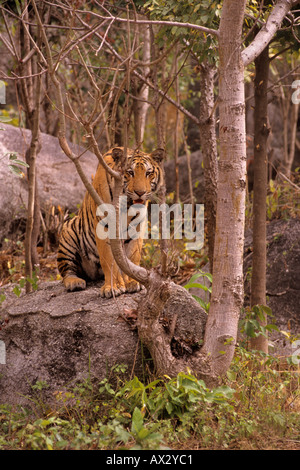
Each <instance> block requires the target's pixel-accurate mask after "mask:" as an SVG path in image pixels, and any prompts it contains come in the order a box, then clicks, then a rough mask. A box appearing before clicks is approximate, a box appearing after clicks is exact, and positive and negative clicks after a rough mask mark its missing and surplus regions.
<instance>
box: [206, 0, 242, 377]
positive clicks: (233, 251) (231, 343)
mask: <svg viewBox="0 0 300 470" xmlns="http://www.w3.org/2000/svg"><path fill="white" fill-rule="evenodd" d="M245 6H246V0H225V1H224V3H223V9H222V17H221V22H220V29H219V57H220V67H219V77H220V78H219V98H220V101H219V102H220V105H219V106H220V159H219V179H218V196H217V216H216V235H215V246H214V277H213V285H212V295H211V304H210V312H209V315H208V321H207V326H206V331H205V339H204V346H203V350H204V351H205V352H207V353H209V354H210V357H211V361H212V364H213V368H214V371H215V373H217V374H218V375H219V374H221V375H222V374H223V373H224V372H225V371H226V370H227V369H228V367H229V365H230V363H231V360H232V357H233V354H234V349H235V343H236V337H237V330H238V320H239V315H240V309H241V307H242V305H243V247H244V219H245V195H246V141H245V135H246V132H245V97H244V66H243V62H242V58H241V43H242V41H241V37H242V36H241V35H242V25H243V19H244V10H245Z"/></svg>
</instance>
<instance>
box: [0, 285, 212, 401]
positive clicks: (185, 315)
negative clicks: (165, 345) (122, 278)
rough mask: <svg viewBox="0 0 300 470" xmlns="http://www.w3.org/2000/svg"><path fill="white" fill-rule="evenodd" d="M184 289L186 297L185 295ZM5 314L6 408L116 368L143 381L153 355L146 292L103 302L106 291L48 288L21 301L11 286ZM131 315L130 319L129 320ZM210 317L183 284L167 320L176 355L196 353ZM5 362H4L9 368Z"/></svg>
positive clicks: (169, 303)
mask: <svg viewBox="0 0 300 470" xmlns="http://www.w3.org/2000/svg"><path fill="white" fill-rule="evenodd" d="M180 290H181V291H182V292H180ZM4 291H5V294H6V295H7V298H6V300H5V302H4V303H3V305H2V309H1V310H0V325H1V324H2V329H0V403H10V404H25V405H26V404H27V405H28V404H29V403H30V401H29V398H30V397H32V398H33V397H34V393H35V392H34V389H33V387H32V386H34V385H35V384H36V383H37V382H41V381H44V382H46V383H47V384H48V388H47V389H46V390H45V396H44V397H43V400H44V402H45V403H53V402H54V401H55V395H56V392H58V391H65V390H66V389H67V388H68V387H72V385H74V384H76V383H77V382H78V381H83V380H85V379H86V378H87V377H88V376H90V377H91V378H97V379H103V378H104V377H106V376H107V374H108V372H109V370H110V368H111V367H112V366H114V365H120V364H126V365H127V372H128V375H127V376H128V377H129V376H130V375H131V376H132V375H137V376H140V377H141V376H142V372H143V368H144V365H143V364H144V359H145V357H147V355H148V357H149V353H147V350H145V348H143V350H141V347H140V341H139V338H138V335H137V332H136V329H135V321H136V317H137V308H138V305H139V303H142V302H145V295H146V291H145V290H143V291H141V292H140V293H137V294H125V295H122V296H120V297H117V299H103V298H101V297H100V295H99V285H96V284H91V285H89V286H88V288H87V289H86V290H84V291H78V292H67V291H66V290H65V289H64V287H63V285H62V283H61V282H58V281H56V282H48V283H43V284H41V285H40V286H39V288H38V290H37V291H35V292H33V293H31V294H23V295H22V296H21V297H19V298H17V297H16V296H15V295H14V294H13V293H12V292H11V291H12V286H10V287H6V288H5V290H4ZM125 317H126V321H125V320H124V318H125ZM206 318H207V316H206V314H205V313H204V312H203V310H202V309H201V307H200V306H199V304H198V303H197V302H195V301H194V300H193V299H192V298H191V297H190V296H189V295H188V293H187V291H186V290H185V289H183V288H180V287H179V286H176V287H175V288H174V289H173V290H172V292H171V295H170V297H169V298H168V299H167V300H166V302H165V304H164V308H163V311H162V312H161V317H160V321H161V322H162V324H163V328H164V330H165V331H166V334H168V335H169V337H170V342H171V348H172V350H173V354H174V355H176V356H181V355H189V354H192V353H193V351H194V350H195V348H196V349H197V348H198V349H199V343H200V342H201V340H202V339H203V336H204V331H205V324H206ZM1 362H2V364H1Z"/></svg>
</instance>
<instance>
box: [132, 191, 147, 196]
mask: <svg viewBox="0 0 300 470" xmlns="http://www.w3.org/2000/svg"><path fill="white" fill-rule="evenodd" d="M134 192H135V194H137V195H138V196H140V197H141V196H143V195H144V194H145V192H146V191H137V190H135V191H134Z"/></svg>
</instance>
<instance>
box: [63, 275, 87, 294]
mask: <svg viewBox="0 0 300 470" xmlns="http://www.w3.org/2000/svg"><path fill="white" fill-rule="evenodd" d="M63 282H64V286H65V288H66V289H67V290H68V291H73V290H83V289H85V288H86V282H85V280H84V279H81V278H80V277H77V276H67V277H65V278H64V280H63Z"/></svg>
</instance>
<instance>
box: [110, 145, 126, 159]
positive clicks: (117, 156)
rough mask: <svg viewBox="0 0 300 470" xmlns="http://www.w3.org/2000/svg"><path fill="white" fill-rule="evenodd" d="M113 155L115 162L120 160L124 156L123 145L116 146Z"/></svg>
mask: <svg viewBox="0 0 300 470" xmlns="http://www.w3.org/2000/svg"><path fill="white" fill-rule="evenodd" d="M111 155H112V157H113V159H114V161H115V162H119V161H120V160H121V158H122V156H123V147H115V148H113V149H112V152H111Z"/></svg>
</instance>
